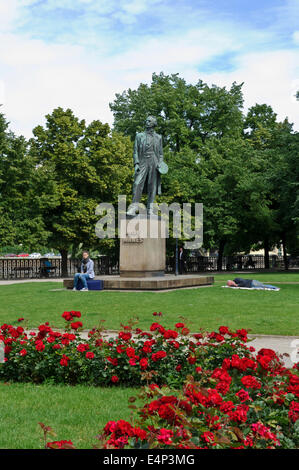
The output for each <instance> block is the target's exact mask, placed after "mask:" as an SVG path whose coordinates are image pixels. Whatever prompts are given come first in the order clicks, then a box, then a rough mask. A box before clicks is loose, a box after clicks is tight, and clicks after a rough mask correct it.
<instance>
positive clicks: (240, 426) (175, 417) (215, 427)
mask: <svg viewBox="0 0 299 470" xmlns="http://www.w3.org/2000/svg"><path fill="white" fill-rule="evenodd" d="M63 318H64V319H65V320H66V325H67V326H66V329H65V331H64V332H58V331H54V330H53V329H52V328H51V327H50V325H49V324H48V323H45V324H43V325H40V326H39V328H38V333H36V332H29V333H27V332H25V330H24V328H23V327H21V326H18V327H14V326H12V325H6V324H5V325H2V326H1V334H0V340H2V341H3V342H4V345H5V362H4V363H3V364H1V365H0V380H5V381H32V382H35V383H41V382H45V381H51V382H54V383H67V384H77V383H84V384H88V385H90V384H92V385H111V386H118V385H120V384H122V385H129V386H132V385H140V384H144V387H143V388H142V392H141V395H140V398H142V399H143V402H144V403H143V405H142V406H141V407H140V408H139V409H137V407H136V406H135V405H134V404H133V403H134V402H135V401H136V397H131V399H130V400H129V401H130V407H131V408H135V411H136V416H137V418H135V420H134V421H132V422H127V421H124V420H119V421H110V422H108V423H107V424H106V426H105V428H104V429H103V430H102V432H101V434H100V435H99V436H98V443H97V444H96V447H99V448H116V449H119V448H183V449H184V448H185V449H195V448H196V449H197V448H298V446H299V365H298V364H297V365H294V367H293V368H292V369H287V368H285V367H284V366H283V363H282V361H281V358H280V357H279V356H277V354H276V353H275V352H274V351H273V350H271V349H261V350H259V351H258V352H256V351H255V349H254V348H252V347H250V346H248V345H247V343H248V338H247V331H246V330H244V329H240V330H237V331H236V332H234V331H231V330H230V329H229V328H228V327H226V326H221V327H219V330H218V331H217V332H216V331H213V332H204V331H200V332H199V333H195V334H191V333H190V331H189V329H188V328H187V326H186V325H185V323H184V322H179V323H176V325H175V327H174V328H173V329H166V328H164V327H163V326H162V325H161V324H160V323H159V322H154V323H152V325H151V327H150V331H142V330H140V329H139V328H135V327H134V324H133V322H129V324H128V325H126V326H123V325H122V329H121V330H120V331H119V332H118V333H117V335H116V336H115V337H111V338H108V339H105V336H104V334H103V328H102V327H99V328H94V329H92V330H91V331H90V332H89V334H88V339H87V340H84V339H82V337H81V336H80V331H81V329H82V327H83V324H82V322H81V321H80V320H79V319H80V318H81V313H80V312H75V311H72V312H64V314H63ZM20 320H21V319H20ZM45 429H47V428H45ZM46 447H47V448H73V443H72V441H70V440H63V441H54V442H47V443H46Z"/></svg>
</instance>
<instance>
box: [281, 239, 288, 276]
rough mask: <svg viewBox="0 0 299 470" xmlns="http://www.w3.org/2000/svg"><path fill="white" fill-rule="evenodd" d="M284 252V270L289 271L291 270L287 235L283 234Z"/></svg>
mask: <svg viewBox="0 0 299 470" xmlns="http://www.w3.org/2000/svg"><path fill="white" fill-rule="evenodd" d="M282 251H283V263H284V269H285V270H286V271H287V270H288V269H289V260H288V255H287V249H286V237H285V234H283V236H282Z"/></svg>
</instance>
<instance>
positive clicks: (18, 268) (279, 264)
mask: <svg viewBox="0 0 299 470" xmlns="http://www.w3.org/2000/svg"><path fill="white" fill-rule="evenodd" d="M217 261H218V260H217V257H216V256H189V257H187V258H186V260H185V261H184V266H183V272H185V273H189V274H192V273H199V272H205V271H217ZM50 262H51V266H48V267H47V266H45V264H44V260H43V258H0V279H3V280H10V279H11V280H15V279H41V278H60V277H61V275H62V271H61V258H50ZM79 266H80V260H78V259H70V258H68V260H67V268H68V275H69V276H73V275H74V274H75V273H76V272H78V268H79ZM269 267H270V269H274V270H275V269H285V263H284V259H283V257H279V256H270V266H269ZM288 268H289V269H296V268H297V269H299V257H297V258H292V257H288ZM258 269H265V258H264V256H261V255H255V256H254V255H252V256H243V255H242V256H241V255H240V256H224V257H223V259H222V269H221V270H222V271H228V272H230V271H247V270H258ZM94 270H95V274H96V275H97V276H99V275H113V274H119V262H118V259H115V258H113V257H109V256H101V257H98V258H96V259H94ZM166 272H167V273H173V272H175V258H174V256H168V257H167V258H166Z"/></svg>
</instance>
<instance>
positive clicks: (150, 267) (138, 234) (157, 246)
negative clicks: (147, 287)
mask: <svg viewBox="0 0 299 470" xmlns="http://www.w3.org/2000/svg"><path fill="white" fill-rule="evenodd" d="M164 225H165V224H164V222H163V221H162V220H159V219H158V218H157V219H152V218H138V217H135V218H134V219H129V220H122V221H121V224H120V234H121V236H120V260H119V264H120V276H122V277H149V276H164V272H165V263H166V240H165V237H163V234H164V231H165V226H164Z"/></svg>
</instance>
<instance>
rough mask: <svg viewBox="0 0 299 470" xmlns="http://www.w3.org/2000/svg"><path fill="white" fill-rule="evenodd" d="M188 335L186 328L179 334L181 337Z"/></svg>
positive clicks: (188, 331)
mask: <svg viewBox="0 0 299 470" xmlns="http://www.w3.org/2000/svg"><path fill="white" fill-rule="evenodd" d="M189 333H190V330H189V329H188V328H183V329H182V331H181V334H182V335H183V336H187V335H188V334H189Z"/></svg>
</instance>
